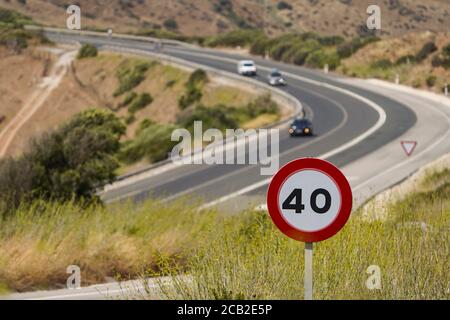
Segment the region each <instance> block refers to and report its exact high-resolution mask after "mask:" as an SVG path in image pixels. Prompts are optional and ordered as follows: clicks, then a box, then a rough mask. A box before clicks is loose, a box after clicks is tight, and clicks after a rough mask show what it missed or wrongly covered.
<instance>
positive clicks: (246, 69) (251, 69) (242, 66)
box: [238, 60, 256, 76]
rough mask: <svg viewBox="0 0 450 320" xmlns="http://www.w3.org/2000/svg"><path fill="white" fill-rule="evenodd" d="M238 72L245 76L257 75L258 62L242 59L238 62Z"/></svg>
mask: <svg viewBox="0 0 450 320" xmlns="http://www.w3.org/2000/svg"><path fill="white" fill-rule="evenodd" d="M238 73H239V74H240V75H243V76H255V75H256V64H255V62H254V61H252V60H242V61H239V62H238Z"/></svg>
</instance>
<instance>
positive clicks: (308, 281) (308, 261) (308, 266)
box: [305, 242, 313, 300]
mask: <svg viewBox="0 0 450 320" xmlns="http://www.w3.org/2000/svg"><path fill="white" fill-rule="evenodd" d="M305 300H313V244H312V242H305Z"/></svg>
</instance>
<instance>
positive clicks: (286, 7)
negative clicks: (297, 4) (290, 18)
mask: <svg viewBox="0 0 450 320" xmlns="http://www.w3.org/2000/svg"><path fill="white" fill-rule="evenodd" d="M277 9H278V10H292V5H291V4H289V3H287V2H286V1H280V2H278V3H277Z"/></svg>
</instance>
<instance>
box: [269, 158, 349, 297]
mask: <svg viewBox="0 0 450 320" xmlns="http://www.w3.org/2000/svg"><path fill="white" fill-rule="evenodd" d="M352 203H353V198H352V191H351V188H350V184H349V183H348V181H347V179H346V178H345V176H344V175H343V174H342V172H341V171H340V170H339V169H338V168H336V167H335V166H334V165H332V164H331V163H329V162H327V161H324V160H320V159H313V158H304V159H297V160H294V161H292V162H290V163H288V164H286V165H285V166H284V167H282V168H281V169H280V170H279V171H278V172H277V173H276V174H275V176H274V177H273V179H272V181H271V183H270V185H269V190H268V193H267V208H268V210H269V214H270V216H271V218H272V220H273V222H274V223H275V225H276V226H277V227H278V228H279V229H280V230H281V232H283V233H284V234H285V235H287V236H288V237H290V238H292V239H294V240H297V241H302V242H304V243H305V278H304V287H305V290H304V292H305V300H312V299H313V243H314V242H319V241H323V240H326V239H328V238H330V237H332V236H334V235H335V234H336V233H337V232H339V230H341V229H342V227H343V226H344V225H345V224H346V222H347V221H348V218H349V217H350V213H351V210H352Z"/></svg>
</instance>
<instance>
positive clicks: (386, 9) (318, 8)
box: [0, 0, 450, 37]
mask: <svg viewBox="0 0 450 320" xmlns="http://www.w3.org/2000/svg"><path fill="white" fill-rule="evenodd" d="M78 3H79V4H80V6H81V10H82V24H83V27H84V28H87V27H91V28H113V29H114V30H117V31H121V32H124V31H138V30H141V31H142V30H143V29H165V30H169V31H173V32H176V33H179V34H182V35H187V36H207V35H216V34H220V33H223V32H227V31H230V30H233V29H236V28H247V27H251V28H259V29H263V28H264V29H265V30H266V31H267V32H268V33H269V34H280V33H283V32H292V31H314V32H318V33H321V34H325V35H327V34H328V35H331V34H338V35H343V36H348V37H350V36H354V35H356V34H358V33H360V32H362V31H364V26H365V23H366V19H367V14H366V10H367V7H368V6H369V5H373V4H377V5H379V6H380V7H381V10H382V31H381V32H380V33H381V35H400V34H403V33H405V32H410V31H425V30H431V31H439V30H441V31H442V30H448V29H450V19H449V17H450V2H448V1H445V0H428V1H420V0H358V1H355V0H339V1H329V0H284V1H282V0H233V1H228V0H167V1H151V0H109V1H100V0H90V1H87V0H81V1H78ZM66 5H67V2H66V1H63V0H51V1H47V0H26V1H24V0H20V1H19V0H0V6H3V7H6V8H9V9H15V10H17V11H19V12H22V13H25V14H27V15H29V16H31V17H32V18H34V19H35V20H36V21H38V22H40V23H43V24H51V25H55V26H64V25H65V19H66V14H65V6H66Z"/></svg>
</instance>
